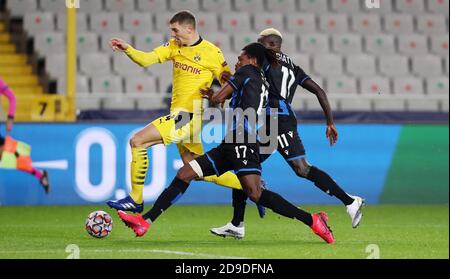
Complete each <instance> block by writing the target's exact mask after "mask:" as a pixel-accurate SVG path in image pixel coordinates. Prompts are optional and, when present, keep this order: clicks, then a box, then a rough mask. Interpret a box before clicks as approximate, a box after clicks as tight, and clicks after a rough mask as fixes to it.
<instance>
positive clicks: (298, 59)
mask: <svg viewBox="0 0 450 279" xmlns="http://www.w3.org/2000/svg"><path fill="white" fill-rule="evenodd" d="M289 57H290V58H291V60H292V62H294V64H295V65H297V66H299V67H300V68H302V69H303V71H304V72H305V73H306V74H307V75H309V74H310V73H311V61H310V57H309V55H307V54H298V53H297V54H293V55H292V56H289Z"/></svg>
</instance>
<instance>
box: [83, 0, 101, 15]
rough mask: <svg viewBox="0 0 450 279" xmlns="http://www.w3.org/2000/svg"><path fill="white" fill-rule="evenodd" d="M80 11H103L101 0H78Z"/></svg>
mask: <svg viewBox="0 0 450 279" xmlns="http://www.w3.org/2000/svg"><path fill="white" fill-rule="evenodd" d="M80 11H81V12H83V13H98V12H102V11H103V1H99V0H82V1H80Z"/></svg>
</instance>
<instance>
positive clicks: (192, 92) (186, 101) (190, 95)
mask: <svg viewBox="0 0 450 279" xmlns="http://www.w3.org/2000/svg"><path fill="white" fill-rule="evenodd" d="M126 53H127V55H128V56H129V57H130V58H131V59H132V60H134V61H135V62H136V63H138V64H140V65H141V66H144V67H148V66H150V65H151V64H153V63H155V62H159V63H164V62H166V61H172V63H173V81H172V103H171V107H170V112H171V113H175V112H177V111H188V112H191V113H201V111H194V105H193V102H194V101H197V102H200V103H201V102H202V95H201V93H200V89H203V88H208V87H210V86H211V84H212V82H213V80H214V78H217V79H218V80H220V75H221V74H222V73H223V72H224V71H228V72H230V67H229V66H228V65H227V63H226V62H225V58H224V56H223V53H222V51H221V50H220V49H219V48H218V47H216V46H215V45H213V44H212V43H210V42H208V41H207V40H204V39H203V40H202V41H201V42H200V43H198V44H196V45H194V46H179V45H178V44H177V43H176V41H175V40H174V39H171V40H170V41H169V42H167V43H166V44H164V45H162V46H160V47H157V48H155V49H154V50H153V51H152V52H150V53H144V52H141V51H137V50H135V49H133V48H132V47H129V48H128V49H127V50H126ZM152 57H155V58H156V57H157V59H152ZM146 58H147V59H146ZM154 60H158V61H154ZM197 108H201V106H195V109H196V110H198V109H197Z"/></svg>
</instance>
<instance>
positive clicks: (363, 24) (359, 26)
mask: <svg viewBox="0 0 450 279" xmlns="http://www.w3.org/2000/svg"><path fill="white" fill-rule="evenodd" d="M351 21H352V30H353V31H355V32H357V33H360V34H377V33H380V30H381V23H380V22H381V21H380V16H379V15H376V14H355V15H353V16H352V17H351Z"/></svg>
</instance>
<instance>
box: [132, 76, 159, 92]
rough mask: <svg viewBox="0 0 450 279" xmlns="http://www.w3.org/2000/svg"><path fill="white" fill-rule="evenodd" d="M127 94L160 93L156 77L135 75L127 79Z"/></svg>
mask: <svg viewBox="0 0 450 279" xmlns="http://www.w3.org/2000/svg"><path fill="white" fill-rule="evenodd" d="M125 93H127V94H145V95H153V96H154V95H155V93H159V92H158V89H157V87H156V79H155V77H152V76H149V75H139V74H138V75H134V76H129V77H127V78H125Z"/></svg>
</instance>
